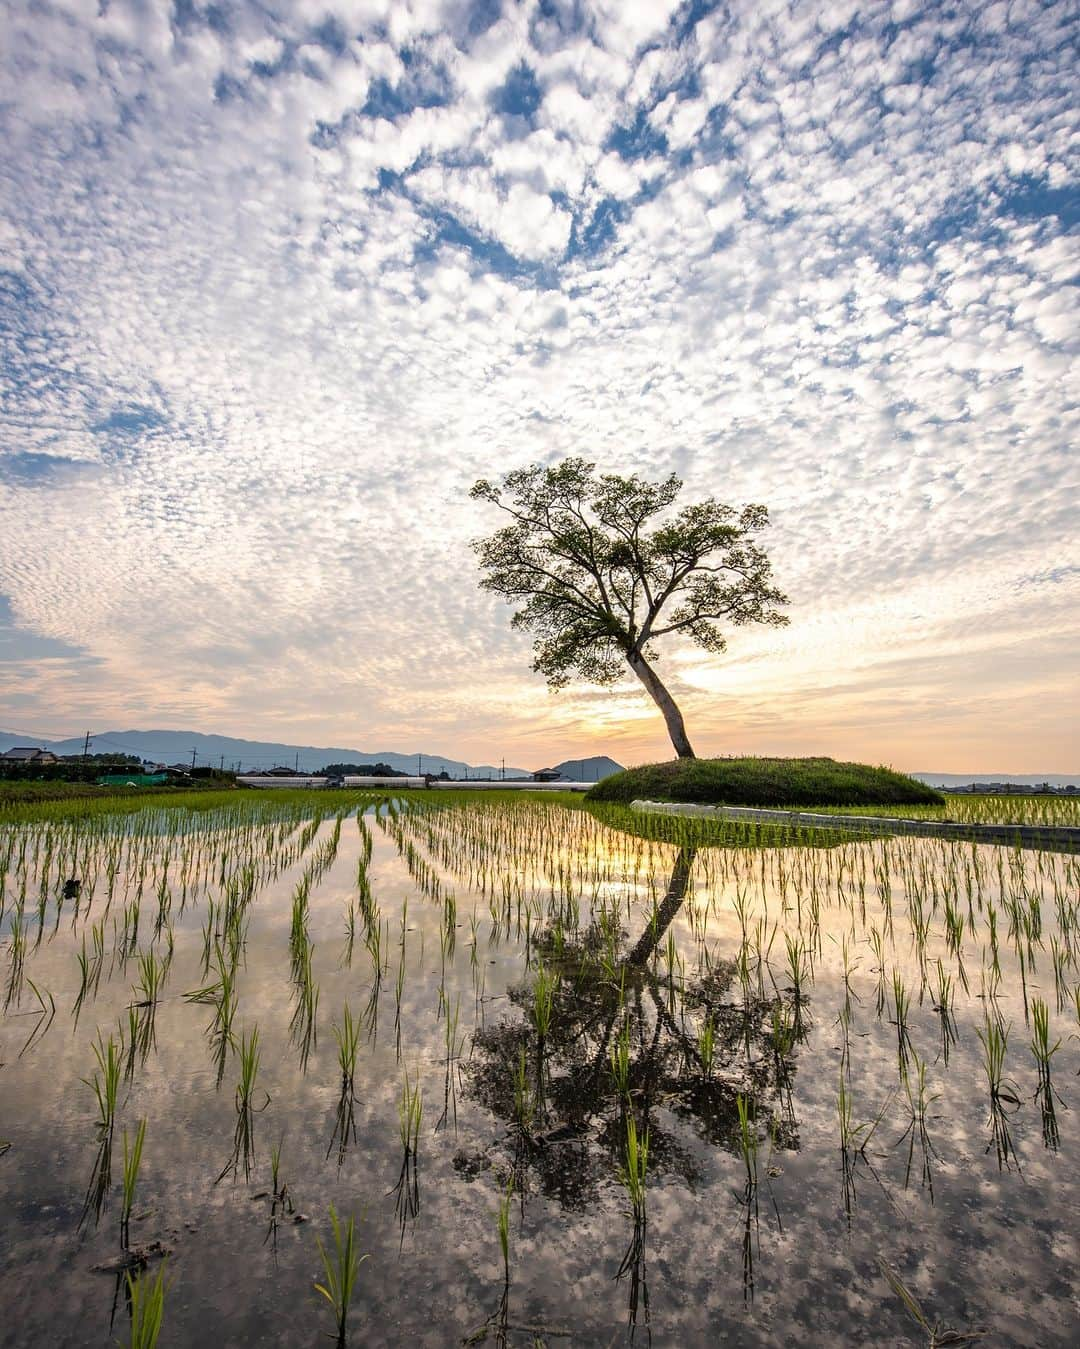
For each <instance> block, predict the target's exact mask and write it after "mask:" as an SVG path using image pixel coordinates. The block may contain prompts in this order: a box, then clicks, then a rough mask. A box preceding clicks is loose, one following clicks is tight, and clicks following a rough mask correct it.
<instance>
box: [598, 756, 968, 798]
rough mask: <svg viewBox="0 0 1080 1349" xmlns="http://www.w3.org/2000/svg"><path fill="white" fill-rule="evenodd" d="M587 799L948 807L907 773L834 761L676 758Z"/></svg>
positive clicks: (628, 772)
mask: <svg viewBox="0 0 1080 1349" xmlns="http://www.w3.org/2000/svg"><path fill="white" fill-rule="evenodd" d="M588 797H589V799H590V800H592V801H637V800H645V801H686V802H696V803H699V804H702V805H730V806H776V807H782V808H783V807H786V808H791V809H794V808H796V807H804V806H806V807H809V806H888V805H942V804H943V803H944V797H942V796H941V795H940V794H939V793H938V792H935V791H934V790H933V789H932V788H930V787H927V786H926V785H925V784H924V783H922V782H917V781H916V780H915V779H914V778H909V777H907V776H906V774H904V773H894V772H893V771H892V769H891V768H871V767H870V766H869V765H868V764H859V763H837V762H836V760H835V759H673V760H671V761H670V762H668V763H656V764H642V765H641V766H640V767H638V768H627V769H624V771H623V772H621V773H615V774H613V775H612V776H611V777H609V778H604V780H603V781H602V782H598V783H597V784H596V786H595V787H594V788H593V789H592V790H591V791H590V792H589V794H588Z"/></svg>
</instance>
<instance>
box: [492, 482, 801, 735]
mask: <svg viewBox="0 0 1080 1349" xmlns="http://www.w3.org/2000/svg"><path fill="white" fill-rule="evenodd" d="M681 490H682V483H681V481H680V480H679V479H678V478H677V477H676V476H675V475H674V474H671V475H670V476H669V477H667V478H664V479H663V480H662V481H660V482H648V481H646V480H645V479H643V478H639V477H638V476H637V474H634V475H632V476H631V477H628V478H627V477H622V476H620V475H618V474H612V473H605V474H598V473H597V471H596V466H595V464H590V463H587V462H586V461H585V460H584V459H566V460H564V461H563V462H562V463H561V464H556V465H554V466H551V467H546V466H544V465H543V464H536V465H533V466H532V467H530V468H521V469H515V470H514V471H513V472H511V473H508V474H506V476H505V477H504V478H503V480H502V484H501V486H494V485H493V484H492V483H490V482H487V481H486V480H481V481H479V482H477V483H476V484H475V485H474V486H473V489H472V493H471V495H472V496H473V498H474V499H477V500H480V501H488V502H490V503H491V504H492V505H494V506H498V507H499V509H500V510H502V511H503V512H504V513H505V514H506V515H508V516H509V517H510V523H509V524H507V525H504V527H503V528H502V529H499V530H497V531H496V532H495V533H494V534H492V535H490V536H488V537H487V538H484V539H477V540H475V542H474V544H473V547H474V549H475V550H476V554H477V557H478V558H479V561H480V567H481V569H482V571H483V573H484V576H483V580H482V581H481V583H480V584H481V585H482V586H483V587H484V588H485V589H486V590H491V591H494V593H495V594H497V595H501V596H502V597H503V599H505V600H507V601H508V602H509V603H511V604H514V605H516V606H518V607H517V608H516V610H515V612H514V617H513V626H514V627H515V628H521V629H524V630H526V631H528V632H531V633H533V634H534V640H533V655H534V660H533V669H534V670H536V671H537V672H538V673H539V674H542V675H543V676H544V677H545V678H546V679H547V681H548V684H549V685H550V686H551V687H552V688H556V689H557V688H562V687H564V686H565V685H566V684H567V683H569V681H570V680H571V679H572V678H574V677H580V678H582V679H586V680H588V681H589V682H590V683H594V684H602V685H611V684H614V683H615V682H616V681H617V680H618V679H620V678H622V677H623V675H624V674H625V669H626V665H627V664H629V666H630V668H631V669H632V670H633V671H634V673H635V674H636V675H637V677H638V678H639V679H640V680H641V682H642V683H643V684H644V685H645V688H646V689H647V690H648V692H649V694H650V696H651V697H652V698H653V699H654V700H655V701H656V702H657V704H658V705H659V706H660V707H661V709H662V710H663V711H664V715H665V718H667V720H668V729H669V731H670V732H671V734H672V739H673V741H675V746H676V750H677V752H678V753H679V754H684V755H692V753H693V751H692V750H691V748H690V745H689V742H688V741H686V739H685V731H684V730H683V729H682V725H681V718H679V717H678V712H677V709H675V706H674V702H673V700H672V699H671V695H670V694H669V693H668V692H667V690H666V689H665V688H664V686H663V685H662V684H661V683H660V681H659V679H658V678H657V676H656V674H655V672H654V671H653V670H652V669H651V667H650V666H649V665H648V663H647V662H648V661H650V660H652V659H653V658H654V657H655V654H656V646H655V644H656V642H657V640H658V639H659V638H661V637H665V636H669V635H675V636H677V637H679V638H682V639H684V640H689V641H691V642H693V643H694V644H695V645H697V646H700V647H704V649H705V650H706V651H714V652H719V651H723V650H724V648H725V646H726V644H727V643H726V639H725V637H724V634H723V631H722V630H721V624H730V625H734V626H741V625H742V624H745V623H769V624H774V625H775V624H783V623H786V622H787V619H786V618H785V617H784V615H783V614H781V613H780V611H779V609H778V607H777V606H779V605H782V604H786V603H787V597H786V596H785V595H784V594H783V593H782V592H781V591H779V590H777V589H776V587H775V586H773V585H771V584H770V574H771V568H770V564H769V560H768V558H767V557H766V555H765V553H764V551H763V550H762V549H761V548H760V547H758V545H757V544H756V543H755V542H754V541H753V536H754V535H755V534H757V533H759V532H760V531H761V530H762V529H764V528H765V527H766V526H767V525H768V523H769V515H768V511H767V510H766V509H765V507H764V506H757V505H750V506H746V507H744V508H743V509H742V511H736V510H735V509H734V508H733V507H731V506H726V505H724V504H722V503H721V502H719V501H714V500H713V499H712V498H711V497H709V498H707V499H706V500H705V501H701V502H698V503H697V504H696V505H692V506H683V507H682V508H681V509H679V510H675V509H674V503H675V499H676V497H677V496H678V495H679V492H680V491H681ZM655 517H659V518H658V519H655ZM650 526H651V528H650ZM665 704H666V706H665ZM673 718H678V726H677V728H676V727H674V726H673V725H672V721H673Z"/></svg>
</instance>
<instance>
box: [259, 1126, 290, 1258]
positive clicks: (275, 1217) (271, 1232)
mask: <svg viewBox="0 0 1080 1349" xmlns="http://www.w3.org/2000/svg"><path fill="white" fill-rule="evenodd" d="M283 1145H284V1140H283V1139H281V1138H279V1139H278V1141H277V1142H276V1143H274V1144H273V1145H272V1147H271V1148H270V1177H271V1187H272V1188H271V1192H270V1216H269V1220H268V1222H267V1226H266V1235H265V1236H264V1237H263V1245H264V1246H265V1245H266V1243H267V1242H268V1241H269V1242H270V1243H271V1245H272V1247H273V1250H274V1253H275V1255H276V1254H277V1231H278V1226H279V1224H280V1222H281V1220H282V1218H284V1217H286V1216H287V1215H288V1214H291V1213H293V1212H294V1208H293V1201H292V1196H291V1195H290V1194H289V1186H288V1183H287V1182H286V1181H284V1180H282V1178H281V1150H282V1147H283Z"/></svg>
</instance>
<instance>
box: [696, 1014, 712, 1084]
mask: <svg viewBox="0 0 1080 1349" xmlns="http://www.w3.org/2000/svg"><path fill="white" fill-rule="evenodd" d="M715 1057H716V1027H715V1025H714V1024H713V1019H712V1015H711V1013H710V1014H709V1015H707V1016H706V1017H705V1020H704V1022H703V1023H702V1026H701V1029H700V1030H699V1031H698V1059H699V1061H700V1063H701V1071H702V1072H703V1073H704V1075H705V1076H706V1077H712V1070H713V1061H714V1059H715Z"/></svg>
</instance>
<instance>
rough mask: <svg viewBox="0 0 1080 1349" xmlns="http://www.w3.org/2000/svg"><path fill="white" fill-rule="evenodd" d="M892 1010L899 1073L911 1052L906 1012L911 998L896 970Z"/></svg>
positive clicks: (893, 983)
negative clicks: (899, 1066) (899, 1067)
mask: <svg viewBox="0 0 1080 1349" xmlns="http://www.w3.org/2000/svg"><path fill="white" fill-rule="evenodd" d="M892 986H893V1010H894V1012H895V1014H896V1015H895V1018H894V1020H893V1025H894V1026H895V1027H896V1057H897V1059H898V1060H899V1062H900V1065H901V1071H903V1066H904V1065H905V1064H906V1063H907V1056H908V1054H909V1052H911V1036H910V1035H909V1034H908V1024H907V1023H908V1011H909V1008H910V1006H911V998H910V995H909V994H908V991H907V989H906V988H905V987H904V978H903V975H902V974H901V973H900V971H899V970H898V969H894V970H893V976H892Z"/></svg>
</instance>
